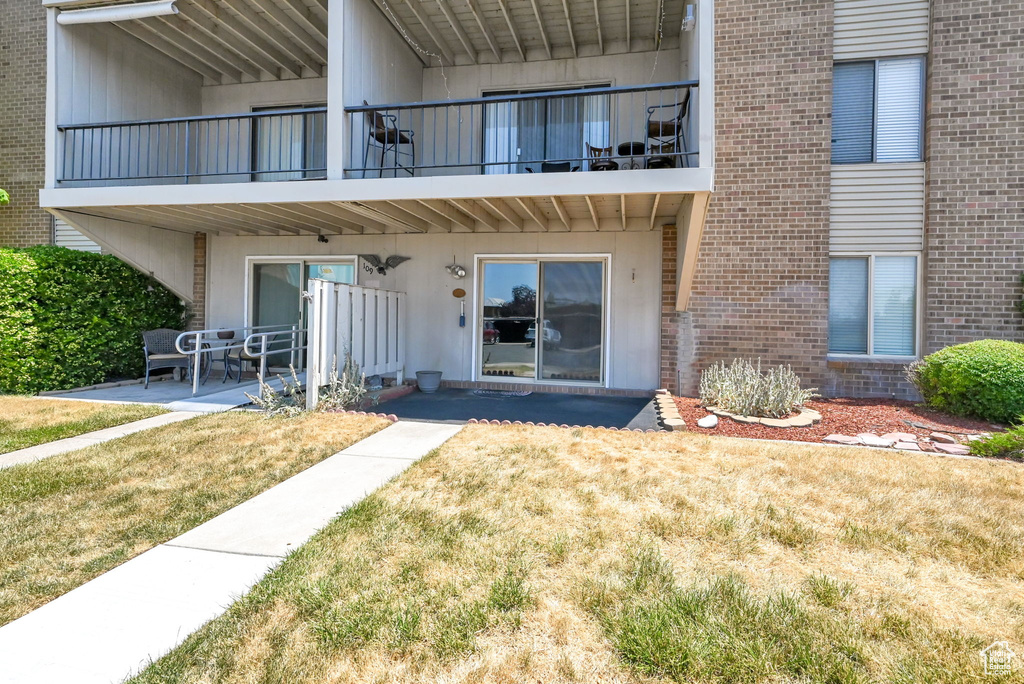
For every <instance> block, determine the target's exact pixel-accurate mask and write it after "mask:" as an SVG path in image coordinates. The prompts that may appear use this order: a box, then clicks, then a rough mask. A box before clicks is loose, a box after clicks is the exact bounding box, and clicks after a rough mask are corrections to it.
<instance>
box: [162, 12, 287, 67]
mask: <svg viewBox="0 0 1024 684" xmlns="http://www.w3.org/2000/svg"><path fill="white" fill-rule="evenodd" d="M175 6H176V7H177V8H178V18H179V19H185V20H186V21H187V22H188V23H189V24H190V25H192V26H194V27H195V29H196V30H198V31H202V32H203V33H205V34H206V35H208V36H210V37H211V38H213V39H214V40H216V41H218V42H219V43H221V44H222V45H224V46H225V47H227V48H228V49H230V50H232V51H233V52H235V54H237V55H239V57H241V58H242V60H243V61H246V62H249V63H251V64H253V65H255V66H257V67H259V68H260V69H262V70H263V71H265V72H266V73H268V74H270V75H271V76H273V77H274V78H279V77H280V76H281V67H280V66H279V65H278V64H277V62H275V61H274V60H272V59H270V58H268V57H267V56H266V55H264V54H263V53H262V52H258V51H257V50H256V49H254V48H253V47H252V45H250V44H249V42H248V41H246V40H243V39H242V38H240V37H239V36H238V35H237V34H236V33H234V32H233V31H232V30H231V28H230V27H228V26H225V25H224V24H222V23H221V22H220V20H219V19H217V18H216V17H213V16H211V15H209V14H207V13H206V12H205V11H200V10H201V7H199V6H198V5H197V6H196V7H192V6H191V3H179V4H176V5H175ZM197 8H198V9H197ZM257 78H258V76H257Z"/></svg>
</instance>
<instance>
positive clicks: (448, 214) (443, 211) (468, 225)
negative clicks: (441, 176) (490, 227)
mask: <svg viewBox="0 0 1024 684" xmlns="http://www.w3.org/2000/svg"><path fill="white" fill-rule="evenodd" d="M417 202H419V203H420V204H422V205H423V206H424V207H426V208H427V209H429V210H430V211H433V212H436V213H438V214H440V215H441V216H443V217H444V218H445V219H447V220H448V221H449V223H450V225H451V228H452V232H456V226H458V227H461V228H463V229H465V230H468V231H469V232H471V233H472V232H473V231H474V230H476V219H474V218H473V217H471V216H468V215H466V214H464V213H463V212H461V211H459V209H458V208H457V207H456V206H455V205H453V204H451V203H449V202H446V201H445V200H423V199H421V200H417ZM462 232H465V231H462Z"/></svg>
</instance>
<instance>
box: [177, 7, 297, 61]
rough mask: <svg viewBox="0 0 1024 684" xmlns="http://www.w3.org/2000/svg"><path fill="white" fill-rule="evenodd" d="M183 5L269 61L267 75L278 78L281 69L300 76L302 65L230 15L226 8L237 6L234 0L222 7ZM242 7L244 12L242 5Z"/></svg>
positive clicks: (242, 20)
mask: <svg viewBox="0 0 1024 684" xmlns="http://www.w3.org/2000/svg"><path fill="white" fill-rule="evenodd" d="M185 4H189V5H191V6H192V7H195V8H197V9H199V10H201V11H202V12H203V13H205V14H206V15H207V16H208V17H209V18H210V19H212V20H213V21H214V22H215V23H216V24H217V25H218V26H222V27H224V28H225V29H226V30H228V31H230V32H231V33H233V34H234V35H235V36H236V37H237V38H238V39H239V40H241V41H242V42H244V43H245V44H246V45H247V46H249V47H250V48H252V49H253V50H256V51H257V52H259V53H260V54H261V55H263V56H264V57H266V58H267V59H268V60H270V62H271V63H273V65H274V67H273V70H272V71H269V72H268V73H270V74H272V75H274V76H275V77H276V78H280V75H281V74H280V72H281V70H282V69H283V70H284V71H287V72H288V73H290V74H292V75H293V76H295V77H297V78H298V77H301V76H302V65H301V63H300V62H298V61H297V60H294V59H292V58H291V57H289V56H288V55H286V54H285V53H283V52H282V51H281V50H280V49H278V48H277V47H276V46H275V45H272V44H271V43H270V41H268V40H267V39H266V38H265V37H263V36H261V35H260V33H259V32H257V31H254V30H253V29H252V28H251V26H250V24H249V22H247V21H245V20H244V19H243V17H242V16H241V15H239V14H232V13H231V12H229V11H228V10H227V9H226V8H227V7H232V4H235V5H237V4H238V3H237V2H234V0H225V2H224V4H223V5H222V4H221V3H220V2H214V0H189V2H188V3H185ZM242 7H243V10H242V11H243V12H244V11H245V9H244V5H243V6H242ZM236 12H237V10H236Z"/></svg>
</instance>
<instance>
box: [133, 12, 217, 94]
mask: <svg viewBox="0 0 1024 684" xmlns="http://www.w3.org/2000/svg"><path fill="white" fill-rule="evenodd" d="M113 25H114V26H116V27H118V28H119V29H121V30H122V31H124V32H125V33H127V34H128V35H130V36H133V37H135V38H138V39H139V40H141V41H142V42H143V43H145V44H147V45H149V46H150V47H152V48H153V49H155V50H158V51H160V52H162V53H164V54H165V55H167V56H168V57H170V58H171V59H173V60H174V61H176V62H178V63H179V64H182V65H183V66H186V67H188V68H189V69H191V70H192V71H194V72H196V73H197V74H199V75H201V76H205V77H206V78H208V79H210V80H211V81H214V82H216V83H220V82H221V76H222V75H223V74H221V72H219V71H217V70H216V69H214V68H213V67H211V66H210V65H209V64H206V63H204V62H202V61H201V60H198V59H196V58H195V57H193V56H192V55H190V54H189V53H187V52H185V51H184V50H182V49H181V48H180V47H178V46H177V45H175V44H174V43H172V42H170V41H169V40H167V39H166V38H164V37H163V36H162V35H160V33H159V31H157V30H155V29H152V28H150V27H149V26H146V25H145V24H142V23H138V24H136V23H129V22H126V21H116V22H113Z"/></svg>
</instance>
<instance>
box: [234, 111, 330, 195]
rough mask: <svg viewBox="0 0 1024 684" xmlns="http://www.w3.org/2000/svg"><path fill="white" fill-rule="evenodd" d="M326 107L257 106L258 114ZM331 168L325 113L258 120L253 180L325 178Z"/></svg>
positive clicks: (318, 112)
mask: <svg viewBox="0 0 1024 684" xmlns="http://www.w3.org/2000/svg"><path fill="white" fill-rule="evenodd" d="M323 106H324V105H322V104H320V105H308V107H307V106H305V105H290V106H284V107H254V108H253V111H254V112H270V111H275V110H295V109H306V108H313V107H323ZM326 168H327V117H326V116H325V115H324V113H323V112H322V111H317V112H310V113H309V114H288V115H285V116H275V117H270V118H261V119H255V120H254V121H253V133H252V171H253V174H252V175H253V180H257V181H279V180H299V179H302V178H322V177H324V176H325V175H326V171H325V169H326Z"/></svg>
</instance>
